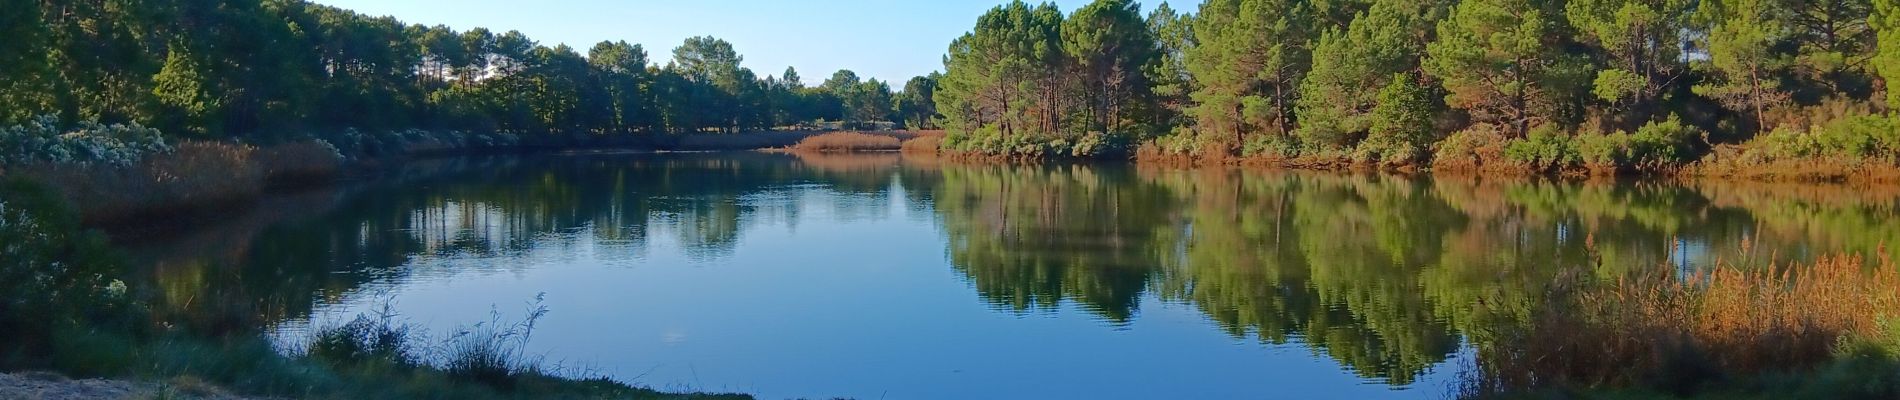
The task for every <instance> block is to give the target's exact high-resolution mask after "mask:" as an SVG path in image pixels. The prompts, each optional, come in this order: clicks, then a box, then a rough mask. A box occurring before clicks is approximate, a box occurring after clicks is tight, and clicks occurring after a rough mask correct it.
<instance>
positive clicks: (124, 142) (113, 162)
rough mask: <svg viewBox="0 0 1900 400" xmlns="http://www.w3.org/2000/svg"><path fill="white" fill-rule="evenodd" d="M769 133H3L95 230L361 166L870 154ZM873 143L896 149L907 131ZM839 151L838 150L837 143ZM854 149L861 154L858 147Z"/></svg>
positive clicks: (109, 129)
mask: <svg viewBox="0 0 1900 400" xmlns="http://www.w3.org/2000/svg"><path fill="white" fill-rule="evenodd" d="M825 133H826V132H825V131H760V132H748V133H693V134H660V135H592V134H578V135H558V134H547V135H534V136H521V135H514V134H507V133H483V132H458V131H422V130H402V131H390V132H378V133H374V134H371V133H364V132H361V131H357V130H344V131H340V132H331V133H322V134H306V135H292V136H289V137H282V138H273V139H268V140H253V141H248V142H244V141H208V140H180V139H178V138H176V137H174V136H171V135H168V134H165V133H163V132H159V131H158V130H156V129H150V128H146V127H142V126H138V125H133V124H119V125H106V124H96V123H80V124H77V125H72V126H66V125H61V124H60V123H59V122H58V121H57V119H55V118H50V117H44V118H40V119H38V120H36V121H34V122H33V123H30V124H25V125H19V126H13V127H5V128H0V177H17V178H23V179H27V180H32V181H36V182H40V183H42V184H45V185H46V186H48V187H51V188H53V189H54V190H56V191H57V192H58V194H59V195H60V196H61V197H62V198H64V199H66V200H67V202H68V203H69V204H72V205H73V206H74V207H75V208H76V209H77V210H79V212H80V215H81V216H82V218H83V219H84V221H85V222H86V223H88V224H92V225H118V224H128V223H136V224H141V225H146V224H150V223H152V222H153V221H154V220H166V219H175V218H178V217H180V216H189V215H196V214H199V213H200V212H202V211H206V210H216V209H221V208H225V207H230V206H234V205H242V204H245V203H246V202H248V201H251V200H253V199H255V198H256V197H257V196H258V195H260V194H262V193H263V192H265V191H267V190H269V189H271V188H274V187H290V186H302V185H311V184H321V183H323V182H325V181H328V180H331V179H334V178H336V177H338V176H339V175H342V174H345V173H347V172H348V171H351V170H360V169H369V168H375V167H377V166H381V165H386V164H389V163H394V162H401V161H403V160H408V159H414V158H420V157H432V156H443V155H456V154H477V153H539V152H558V151H585V150H616V151H623V150H634V151H745V150H757V149H769V148H787V147H796V146H797V145H798V144H800V143H803V142H807V141H810V142H812V143H814V144H813V145H810V146H813V147H822V146H820V145H818V144H817V143H828V142H829V143H839V144H837V146H843V147H837V148H833V149H829V150H821V151H854V150H868V149H869V148H865V147H862V146H859V145H858V144H851V143H846V142H848V141H846V142H837V141H835V140H834V139H833V138H835V137H837V136H838V135H845V134H848V133H842V132H834V133H832V134H831V135H825ZM865 136H870V137H872V138H875V139H884V140H889V141H891V142H890V143H886V144H887V146H884V147H885V148H887V149H888V150H893V151H894V150H897V148H898V146H897V144H896V143H897V142H895V141H896V140H901V139H907V138H910V137H911V136H913V135H912V134H910V133H908V132H879V133H876V134H874V135H865ZM827 146H828V145H827ZM854 146H855V147H854Z"/></svg>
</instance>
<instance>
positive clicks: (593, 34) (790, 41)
mask: <svg viewBox="0 0 1900 400" xmlns="http://www.w3.org/2000/svg"><path fill="white" fill-rule="evenodd" d="M313 1H315V2H317V3H320V4H327V5H332V6H337V7H341V8H346V9H350V10H355V11H357V12H361V13H364V14H368V15H373V16H382V15H389V16H394V17H396V18H397V19H401V20H403V22H407V23H411V24H426V25H448V26H449V27H452V28H455V29H456V30H457V31H462V30H468V29H469V28H474V27H486V28H488V29H489V30H492V31H495V32H496V33H500V32H507V31H509V30H519V31H521V33H524V34H527V35H528V37H530V38H533V39H535V40H537V41H540V43H541V44H542V45H546V46H554V45H557V44H562V43H565V44H567V45H568V46H572V47H574V48H575V49H576V50H577V51H580V52H581V53H583V54H585V53H586V52H587V49H588V48H590V47H593V45H594V44H595V43H599V42H600V41H602V40H625V41H627V42H630V43H638V44H641V45H644V46H645V47H646V50H647V53H648V54H649V55H651V57H652V59H653V62H655V63H659V64H665V63H666V62H667V61H668V60H670V59H671V58H672V52H673V48H674V47H678V46H679V44H680V43H681V42H684V41H685V40H686V38H688V37H693V36H706V35H711V36H713V37H717V38H720V39H725V40H726V41H729V42H732V45H733V47H734V48H736V49H737V50H738V51H739V54H740V55H741V56H744V57H745V63H744V64H743V65H744V66H745V67H747V68H751V69H752V70H753V71H754V72H756V73H758V74H759V75H760V76H764V75H773V76H777V75H779V74H780V73H782V72H784V71H785V67H787V66H791V67H796V68H798V74H799V75H800V76H801V77H803V79H804V81H805V83H806V84H808V85H809V84H816V83H818V82H820V81H823V80H824V79H825V78H826V77H829V76H831V73H832V72H835V71H837V70H839V69H850V70H852V71H855V72H857V73H858V75H859V76H861V77H865V78H867V79H868V78H877V79H880V80H886V81H895V82H898V84H899V85H901V84H902V82H904V81H907V80H909V79H910V78H911V77H913V76H919V75H926V74H929V73H930V72H932V71H941V70H942V69H943V54H944V50H945V49H947V48H949V46H950V41H951V40H954V39H956V38H957V37H958V36H961V35H963V33H965V32H968V31H969V30H970V28H971V27H973V26H975V25H976V18H977V17H978V16H981V15H982V14H983V13H984V12H985V11H989V9H990V8H993V7H995V6H997V5H999V4H1002V3H1003V2H1005V1H1006V0H822V1H793V0H540V1H525V0H313ZM1200 1H1201V0H1175V1H1173V4H1174V7H1175V8H1176V9H1180V10H1192V9H1194V8H1195V7H1197V6H1198V4H1199V3H1200ZM1032 3H1033V1H1032ZM1142 3H1143V8H1142V12H1143V13H1146V12H1148V10H1151V9H1152V8H1153V6H1154V5H1158V4H1160V2H1159V1H1144V2H1142ZM1056 4H1057V5H1059V6H1061V7H1062V9H1063V11H1065V12H1069V11H1074V10H1075V9H1076V8H1077V7H1081V6H1082V5H1085V4H1088V0H1057V1H1056Z"/></svg>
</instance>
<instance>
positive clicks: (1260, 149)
mask: <svg viewBox="0 0 1900 400" xmlns="http://www.w3.org/2000/svg"><path fill="white" fill-rule="evenodd" d="M1302 149H1303V147H1301V144H1300V142H1299V139H1297V138H1295V137H1293V136H1290V135H1271V134H1269V135H1253V136H1249V137H1247V141H1246V142H1245V143H1242V144H1241V147H1240V155H1241V156H1245V157H1267V158H1294V157H1299V156H1300V154H1301V150H1302Z"/></svg>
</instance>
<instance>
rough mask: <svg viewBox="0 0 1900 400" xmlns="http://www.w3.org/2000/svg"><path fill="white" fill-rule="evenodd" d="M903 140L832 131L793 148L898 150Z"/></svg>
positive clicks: (856, 150)
mask: <svg viewBox="0 0 1900 400" xmlns="http://www.w3.org/2000/svg"><path fill="white" fill-rule="evenodd" d="M902 143H903V140H902V139H899V138H898V137H897V136H896V135H891V134H876V133H862V132H831V133H826V134H823V135H818V136H812V137H809V138H805V140H801V141H799V142H798V144H796V145H793V146H792V147H791V148H792V150H796V151H809V152H821V153H833V152H859V151H897V150H900V149H902Z"/></svg>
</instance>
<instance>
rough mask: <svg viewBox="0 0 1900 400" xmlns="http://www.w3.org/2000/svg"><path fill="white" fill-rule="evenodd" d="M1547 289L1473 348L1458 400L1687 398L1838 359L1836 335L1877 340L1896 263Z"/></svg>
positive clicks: (1825, 263)
mask: <svg viewBox="0 0 1900 400" xmlns="http://www.w3.org/2000/svg"><path fill="white" fill-rule="evenodd" d="M1883 253H1884V252H1883ZM1559 286H1564V285H1559ZM1555 292H1556V293H1554V295H1553V298H1552V301H1549V302H1547V304H1546V306H1544V307H1545V308H1544V309H1543V310H1541V312H1538V313H1537V314H1536V315H1537V317H1535V318H1533V319H1532V320H1531V321H1527V323H1526V326H1523V327H1522V328H1521V329H1512V330H1506V331H1505V332H1500V333H1501V335H1499V336H1498V337H1496V338H1494V339H1493V340H1491V341H1490V343H1488V344H1481V345H1479V346H1478V347H1479V350H1478V351H1479V352H1478V357H1477V364H1478V365H1477V369H1476V372H1475V373H1474V374H1475V376H1469V377H1467V379H1466V382H1465V383H1464V384H1465V385H1466V387H1463V388H1461V389H1460V391H1461V392H1462V393H1463V395H1464V397H1489V395H1492V394H1499V393H1512V392H1521V391H1535V390H1552V389H1555V390H1567V389H1581V388H1605V387H1610V388H1642V389H1648V390H1658V391H1662V392H1667V393H1670V394H1674V395H1691V394H1694V393H1695V392H1696V391H1698V390H1702V389H1706V388H1709V387H1711V386H1720V385H1722V384H1734V383H1735V382H1739V381H1746V380H1749V379H1752V378H1751V377H1756V376H1761V375H1762V374H1771V373H1803V372H1808V371H1812V370H1815V369H1817V368H1819V367H1822V366H1824V365H1826V364H1827V363H1829V362H1833V361H1835V360H1837V358H1838V353H1839V351H1838V350H1840V349H1841V348H1843V347H1844V343H1847V342H1851V341H1855V340H1886V338H1885V336H1887V335H1888V333H1887V332H1889V331H1890V330H1888V329H1885V327H1884V326H1883V321H1886V320H1887V319H1889V318H1891V317H1893V316H1895V314H1896V312H1900V271H1897V270H1895V268H1894V265H1893V263H1892V262H1891V261H1890V260H1881V262H1880V263H1879V266H1878V267H1873V268H1870V264H1869V263H1868V262H1866V261H1865V260H1863V259H1861V258H1856V257H1828V258H1822V259H1819V260H1817V261H1815V262H1813V263H1811V264H1803V265H1785V266H1780V267H1774V268H1767V269H1746V268H1742V267H1735V266H1721V267H1719V268H1713V269H1709V270H1707V271H1704V272H1694V273H1678V272H1676V271H1675V269H1673V268H1666V269H1664V270H1662V271H1654V272H1649V273H1642V274H1638V276H1633V277H1627V278H1622V279H1618V280H1614V281H1610V282H1603V283H1599V284H1594V285H1585V286H1579V287H1576V288H1573V289H1559V290H1556V291H1555Z"/></svg>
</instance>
